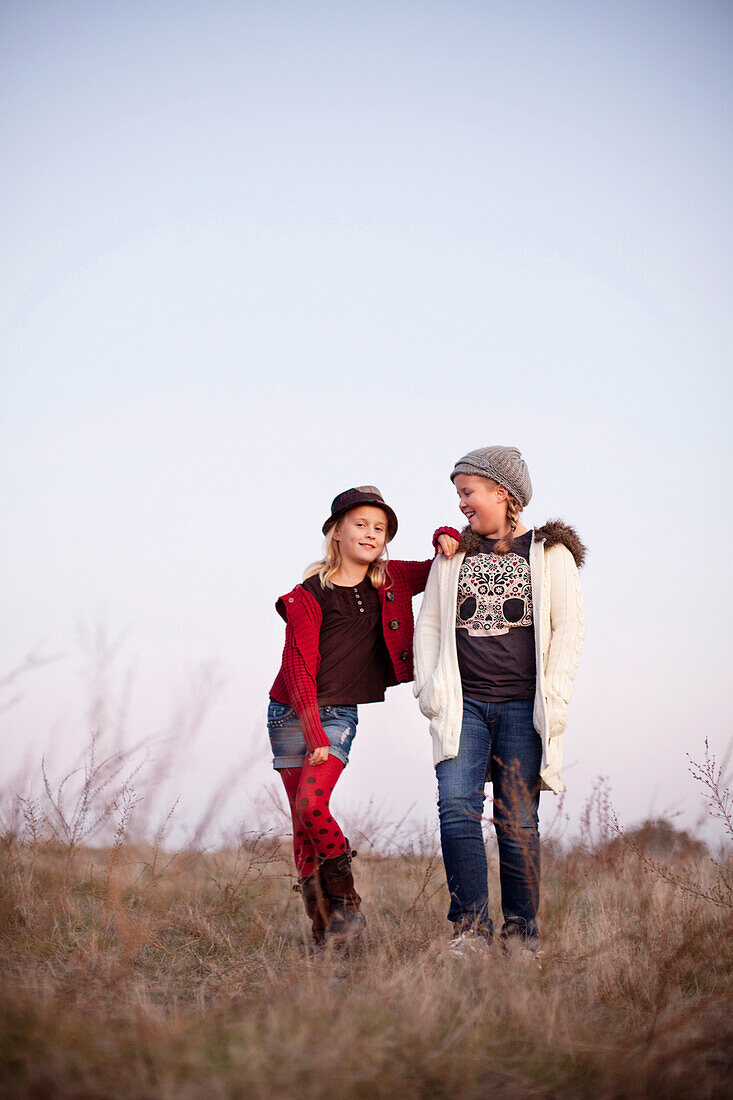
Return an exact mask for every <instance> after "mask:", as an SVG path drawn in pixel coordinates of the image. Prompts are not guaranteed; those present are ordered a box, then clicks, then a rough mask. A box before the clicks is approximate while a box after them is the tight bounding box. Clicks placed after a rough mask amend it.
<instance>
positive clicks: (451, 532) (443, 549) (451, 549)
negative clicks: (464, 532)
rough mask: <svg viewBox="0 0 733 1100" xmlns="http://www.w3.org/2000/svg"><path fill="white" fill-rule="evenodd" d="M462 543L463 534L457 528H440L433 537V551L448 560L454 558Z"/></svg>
mask: <svg viewBox="0 0 733 1100" xmlns="http://www.w3.org/2000/svg"><path fill="white" fill-rule="evenodd" d="M460 541H461V533H460V531H456V529H455V527H439V528H438V530H437V531H436V532H435V533H434V535H433V550H435V553H436V554H445V556H446V557H447V558H452V557H453V555H454V554H455V552H456V550H457V549H458V543H459V542H460ZM453 543H455V546H453Z"/></svg>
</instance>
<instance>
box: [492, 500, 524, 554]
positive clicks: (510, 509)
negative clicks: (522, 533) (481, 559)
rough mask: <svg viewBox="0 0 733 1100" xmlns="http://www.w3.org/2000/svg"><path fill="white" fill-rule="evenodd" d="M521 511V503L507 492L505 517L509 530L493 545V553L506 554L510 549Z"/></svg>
mask: <svg viewBox="0 0 733 1100" xmlns="http://www.w3.org/2000/svg"><path fill="white" fill-rule="evenodd" d="M521 511H522V505H521V504H520V503H519V501H518V500H517V498H516V497H513V496H512V494H511V493H508V494H507V498H506V518H507V522H508V524H509V530H508V531H507V533H506V535H504V537H503V538H501V539H499V541H498V542H497V543H496V545H495V546H494V553H495V554H508V553H509V552H510V551H511V548H512V546H513V545H514V532H515V531H516V529H517V524H518V523H519V515H520V513H521Z"/></svg>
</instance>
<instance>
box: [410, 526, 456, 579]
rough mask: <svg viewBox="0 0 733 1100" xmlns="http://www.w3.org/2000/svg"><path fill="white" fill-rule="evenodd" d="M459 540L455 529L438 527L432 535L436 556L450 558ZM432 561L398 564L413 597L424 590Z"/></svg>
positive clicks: (429, 559) (433, 559)
mask: <svg viewBox="0 0 733 1100" xmlns="http://www.w3.org/2000/svg"><path fill="white" fill-rule="evenodd" d="M460 538H461V536H460V534H459V532H458V531H456V529H455V527H439V528H438V529H437V531H436V532H435V534H434V535H433V547H434V549H435V553H436V555H440V554H442V555H444V556H445V557H447V558H452V557H453V555H454V554H455V552H456V550H457V549H458V543H459V541H460ZM434 561H435V558H428V559H427V561H403V562H400V565H401V566H402V569H403V571H404V574H405V579H406V581H407V584H408V586H409V588H410V591H411V592H412V595H413V596H416V595H417V594H418V592H423V591H424V590H425V585H426V583H427V579H428V573H429V572H430V566H431V565H432V564H433V562H434Z"/></svg>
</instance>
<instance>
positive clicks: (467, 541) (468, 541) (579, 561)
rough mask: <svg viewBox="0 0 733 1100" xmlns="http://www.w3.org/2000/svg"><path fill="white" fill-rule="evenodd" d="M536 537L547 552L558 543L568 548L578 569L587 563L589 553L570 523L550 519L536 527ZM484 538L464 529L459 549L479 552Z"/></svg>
mask: <svg viewBox="0 0 733 1100" xmlns="http://www.w3.org/2000/svg"><path fill="white" fill-rule="evenodd" d="M534 537H535V539H536V540H537V541H538V542H544V544H545V547H546V549H547V550H549V549H550V547H551V546H556V545H557V544H558V543H560V544H561V545H562V546H565V547H567V549H568V550H569V551H570V553H571V554H572V555H573V558H574V559H575V564H576V565H577V567H578V569H580V567H581V566H582V565H583V563H584V562H585V557H586V554H587V553H588V551H587V550H586V548H585V546H584V545H583V543H582V542H581V541H580V537H579V536H578V533H577V531H576V530H575V528H574V527H571V526H570V525H569V524H568V523H563V521H562V520H561V519H548V521H547V523H545V524H543V525H542V527H535V529H534ZM482 538H483V535H479V534H478V533H477V532H476V531H472V530H471V528H470V527H464V528H463V530H462V531H461V541H460V544H459V546H458V549H459V550H463V551H465V553H467V554H469V553H471V552H472V551H473V550H478V548H479V546H480V544H481V540H482Z"/></svg>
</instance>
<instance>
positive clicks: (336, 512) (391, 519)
mask: <svg viewBox="0 0 733 1100" xmlns="http://www.w3.org/2000/svg"><path fill="white" fill-rule="evenodd" d="M358 504H371V505H373V506H374V507H375V508H381V509H382V511H383V512H385V513H386V516H387V542H391V541H392V539H393V538H394V537H395V535H396V534H397V516H396V515H395V514H394V512H393V511H392V509H391V508H390V506H389V505H388V504H385V503H384V498H383V496H382V494H381V493H380V491H379V489H377V487H376V485H359V486H358V488H356V489H346V490H344V492H343V493H339V495H338V496H337V497H334V498H333V502H332V504H331V515H330V516H329V517H328V519H327V520H326V522H325V523H324V525H323V533H324V535H327V534H328V532H329V531H330V530H331V528H332V527H333V525H334V523H336V521H337V520H339V519H341V516H343V515H345V514H346V513H347V512H350V511H351V509H352V508H356V506H357V505H358Z"/></svg>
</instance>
